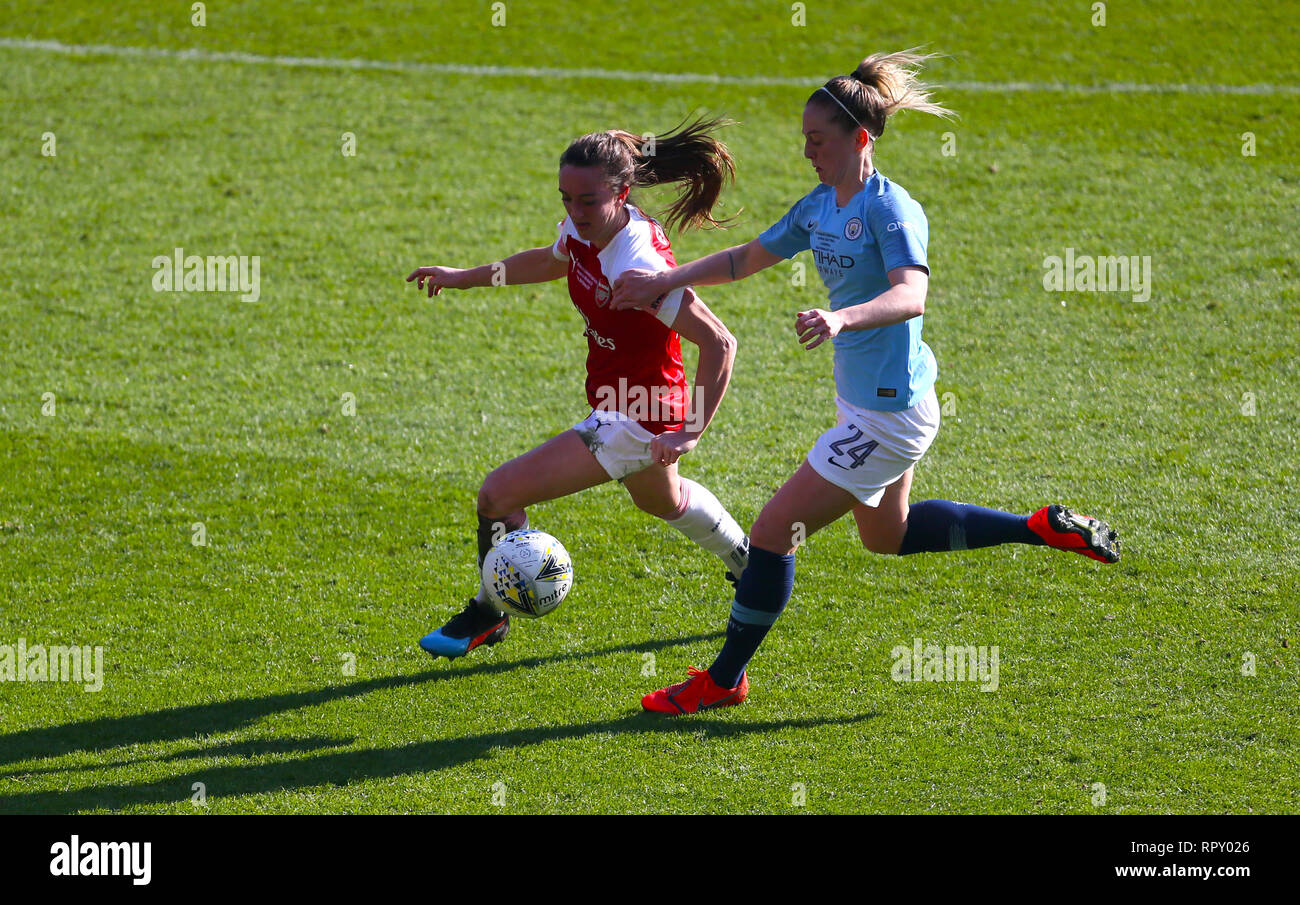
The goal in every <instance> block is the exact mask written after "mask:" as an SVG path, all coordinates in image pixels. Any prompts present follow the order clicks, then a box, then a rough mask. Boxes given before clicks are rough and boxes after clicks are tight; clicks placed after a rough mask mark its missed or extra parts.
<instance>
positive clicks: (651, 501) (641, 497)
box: [631, 493, 681, 520]
mask: <svg viewBox="0 0 1300 905" xmlns="http://www.w3.org/2000/svg"><path fill="white" fill-rule="evenodd" d="M631 497H632V502H633V503H634V504H635V505H636V508H638V509H640V510H641V511H642V512H644V513H646V514H647V515H653V516H654V517H655V518H661V519H664V520H671V519H673V518H676V517H677V516H679V515H680V514H681V513H679V512H678V511H677V504H676V503H674V502H673V500H672V498H671V497H665V496H660V495H658V494H644V493H642V494H635V493H634V494H631Z"/></svg>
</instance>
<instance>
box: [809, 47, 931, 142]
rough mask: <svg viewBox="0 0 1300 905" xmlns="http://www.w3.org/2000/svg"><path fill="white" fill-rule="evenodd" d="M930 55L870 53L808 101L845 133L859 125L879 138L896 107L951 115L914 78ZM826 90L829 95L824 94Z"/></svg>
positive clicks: (925, 87)
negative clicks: (824, 109)
mask: <svg viewBox="0 0 1300 905" xmlns="http://www.w3.org/2000/svg"><path fill="white" fill-rule="evenodd" d="M934 56H935V54H930V53H926V54H918V53H914V52H913V51H911V50H902V51H899V52H897V53H875V54H872V55H871V56H869V57H867V58H866V59H865V60H863V61H862V62H861V63H859V64H858V68H857V69H855V70H853V72H852V73H851V74H849V75H837V76H835V78H833V79H831V80H830V81H829V82H827V83H826V84H825V85H824V86H823V87H824V88H825V89H826V90H825V91H823V90H822V89H821V88H818V89H817V90H816V91H814V92H813V93H812V96H811V97H809V98H808V103H810V104H811V103H814V102H815V103H818V104H821V105H822V106H823V107H825V108H826V110H827V111H829V112H830V113H831V122H833V123H836V124H837V125H839V126H840V127H841V128H843V129H844V130H845V131H846V132H855V131H857V129H858V126H861V127H862V128H864V129H866V130H867V131H868V132H870V133H871V137H872V138H879V137H880V135H881V133H882V132H884V131H885V121H886V120H887V119H888V118H889V117H890V116H891V115H893V114H894V113H897V112H898V111H899V110H920V111H921V112H922V113H933V114H935V115H936V116H952V111H951V110H949V109H948V108H946V107H943V106H940V105H939V104H937V103H935V102H934V101H932V100H931V99H930V93H931V90H932V89H931V88H930V86H929V85H926V84H925V83H923V82H921V81H920V80H919V79H918V78H917V75H918V74H919V73H920V71H921V66H922V64H924V63H925V61H926V60H929V59H931V58H932V57H934ZM827 92H830V94H831V95H832V97H827V96H826V93H827ZM835 101H839V104H837V103H835ZM840 104H843V105H844V106H843V107H841V106H840ZM846 110H847V111H848V112H845V111H846ZM850 114H852V117H850ZM854 120H856V122H854Z"/></svg>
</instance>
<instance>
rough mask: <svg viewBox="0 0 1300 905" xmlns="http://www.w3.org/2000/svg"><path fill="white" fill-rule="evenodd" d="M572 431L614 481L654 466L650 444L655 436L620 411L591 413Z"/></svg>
mask: <svg viewBox="0 0 1300 905" xmlns="http://www.w3.org/2000/svg"><path fill="white" fill-rule="evenodd" d="M573 429H574V430H575V431H577V432H578V436H579V437H581V438H582V442H583V443H586V444H587V449H589V450H591V454H592V455H593V456H595V457H596V461H597V462H599V463H600V464H601V467H602V468H604V469H605V471H607V472H608V473H609V476H610V477H611V478H613V479H614V480H615V481H621V480H623V479H624V478H626V477H627V476H628V475H631V474H636V473H637V472H638V471H643V470H644V469H646V468H649V467H650V466H651V465H653V464H654V460H653V459H651V458H650V441H651V440H653V439H654V438H655V435H654V434H652V433H650V432H649V431H648V430H646V429H645V428H644V427H642V426H641V425H639V424H637V423H636V421H634V420H633V419H632V418H630V417H628V416H627V415H625V414H623V413H622V412H616V411H609V412H606V411H601V410H596V411H593V412H592V413H591V414H590V415H588V416H587V417H586V418H583V419H582V420H581V421H579V422H578V423H577V424H575V425H574V426H573Z"/></svg>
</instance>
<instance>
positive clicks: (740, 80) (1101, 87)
mask: <svg viewBox="0 0 1300 905" xmlns="http://www.w3.org/2000/svg"><path fill="white" fill-rule="evenodd" d="M0 48H8V49H11V50H38V51H47V52H50V53H62V54H68V55H72V56H109V57H134V58H144V59H156V60H190V61H195V62H200V63H243V64H248V65H255V66H285V67H295V68H312V69H356V70H365V69H370V70H378V71H382V72H418V73H435V74H443V75H475V76H503V77H508V78H518V77H521V76H522V77H528V78H541V79H599V80H604V81H618V82H650V83H655V84H684V85H750V86H777V87H793V88H811V87H813V86H815V85H818V84H821V83H822V82H823V81H824V79H821V78H815V77H807V78H792V77H782V76H766V75H714V74H711V73H704V72H633V71H629V70H625V69H558V68H551V67H537V66H475V65H470V64H467V63H416V62H402V61H397V60H360V59H355V58H354V59H344V58H338V57H290V56H263V55H261V54H255V53H242V52H240V51H219V50H168V49H165V48H161V47H119V46H115V45H111V44H64V43H62V42H59V41H32V40H26V39H22V38H0ZM938 87H940V88H945V89H949V90H952V91H971V92H980V93H993V94H998V93H1016V92H1050V93H1055V94H1254V95H1277V94H1288V95H1297V94H1300V85H1261V84H1256V85H1205V84H1201V85H1197V84H1186V83H1174V84H1143V83H1141V82H1102V83H1100V84H1097V85H1073V84H1066V83H1062V82H962V81H958V82H944V83H942V84H940V85H939V86H938Z"/></svg>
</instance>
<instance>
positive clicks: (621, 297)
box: [611, 239, 784, 335]
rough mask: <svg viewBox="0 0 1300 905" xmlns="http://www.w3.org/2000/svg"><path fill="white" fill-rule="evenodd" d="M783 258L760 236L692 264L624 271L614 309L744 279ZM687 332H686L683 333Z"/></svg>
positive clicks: (644, 304)
mask: <svg viewBox="0 0 1300 905" xmlns="http://www.w3.org/2000/svg"><path fill="white" fill-rule="evenodd" d="M783 260H784V258H782V257H780V256H779V255H774V254H772V253H771V252H770V251H768V250H767V249H766V248H764V247H763V246H762V245H761V244H759V241H758V240H757V239H754V240H753V241H751V242H746V243H745V244H744V245H736V246H733V247H731V248H725V249H723V250H722V251H715V252H714V253H713V254H711V255H705V256H704V257H702V258H700V259H699V260H696V261H691V262H690V263H689V264H683V265H681V266H680V267H674V268H672V269H670V270H661V271H659V272H658V273H653V272H651V271H649V270H625V271H623V274H622V276H620V277H619V278H618V279H617V280H615V281H614V286H613V289H614V297H613V300H612V302H611V304H612V306H613V307H615V308H650V307H651V306H652V305H653V304H654V303H655V301H656V300H657V299H659V298H660V297H661V296H663V295H665V294H667V293H669V292H672V291H673V290H674V289H680V288H681V287H683V286H714V285H717V284H718V283H731V282H734V281H736V280H743V279H744V278H745V277H747V276H752V275H753V274H756V273H758V272H759V271H760V270H762V269H763V268H764V267H771V266H772V265H773V264H776V263H778V262H780V261H783ZM683 335H685V334H683Z"/></svg>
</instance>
